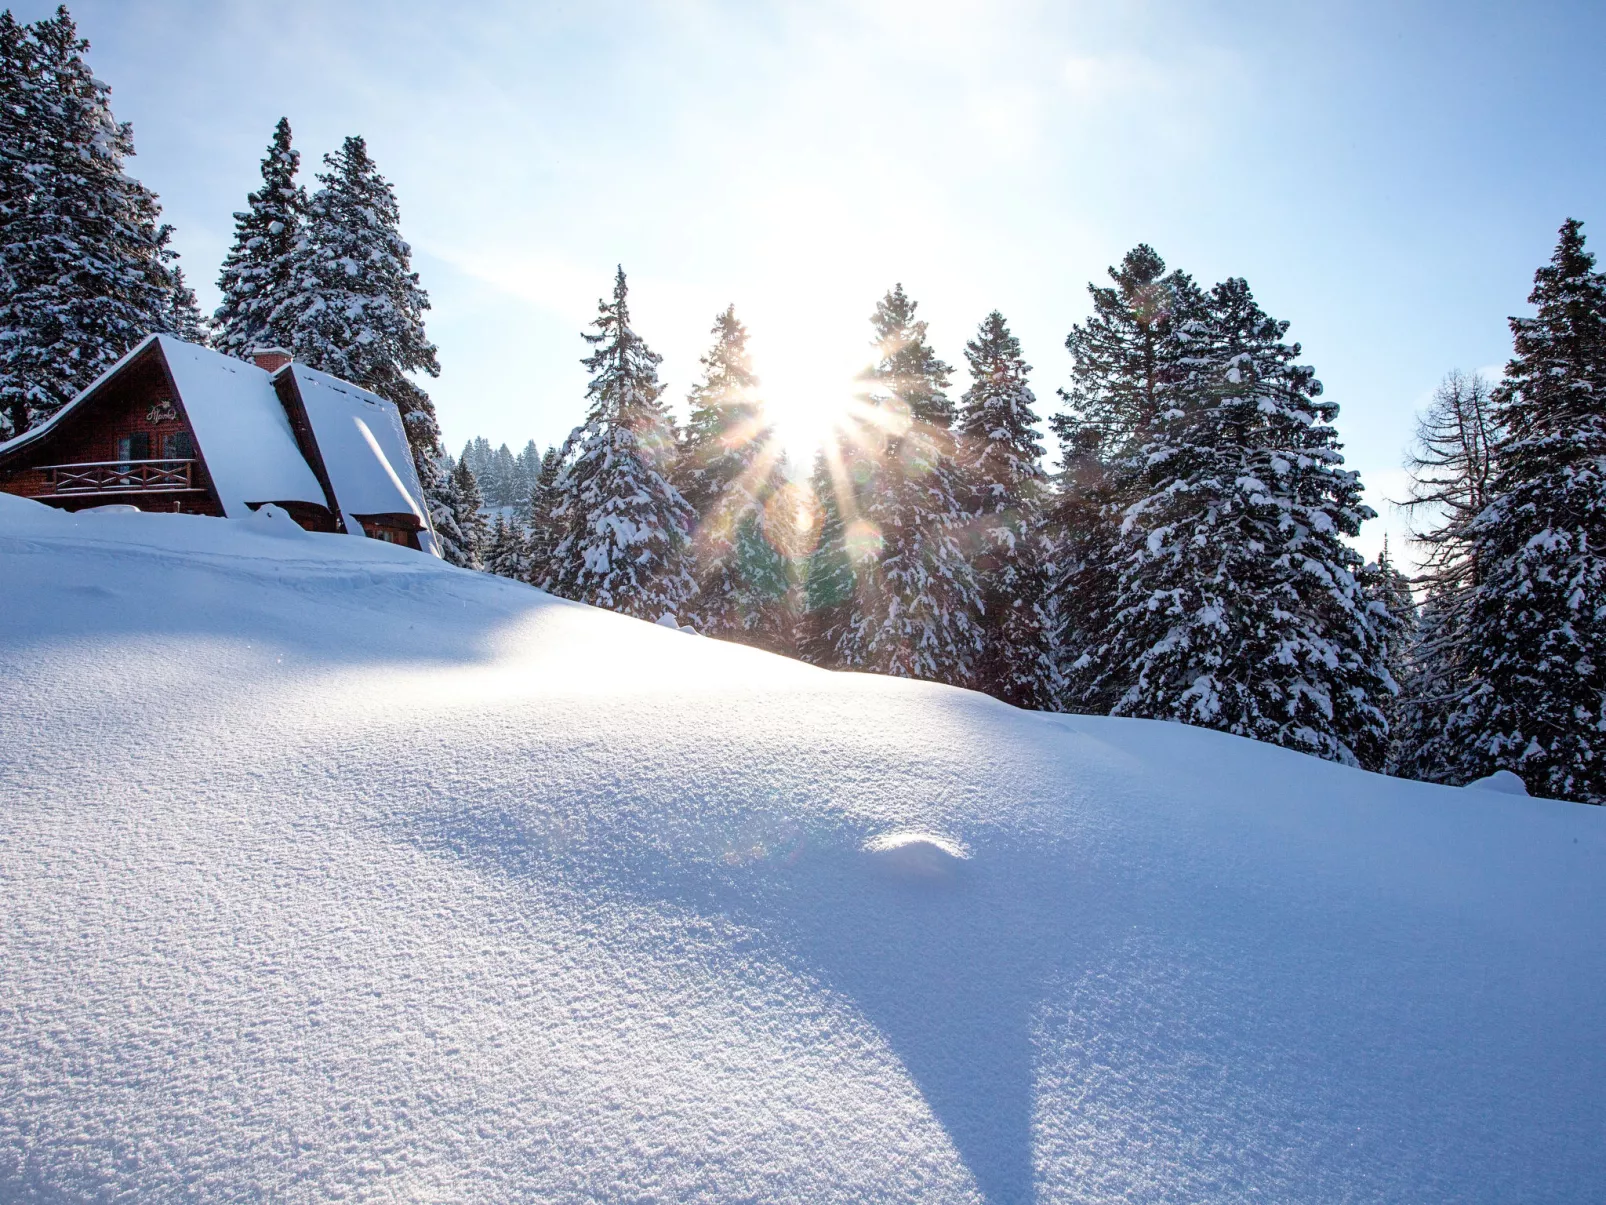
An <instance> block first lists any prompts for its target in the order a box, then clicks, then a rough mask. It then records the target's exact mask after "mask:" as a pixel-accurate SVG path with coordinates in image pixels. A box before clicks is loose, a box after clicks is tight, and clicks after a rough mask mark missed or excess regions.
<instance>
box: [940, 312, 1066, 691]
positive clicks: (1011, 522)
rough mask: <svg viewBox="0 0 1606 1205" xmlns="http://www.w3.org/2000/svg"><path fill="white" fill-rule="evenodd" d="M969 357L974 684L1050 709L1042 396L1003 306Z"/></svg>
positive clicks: (966, 451)
mask: <svg viewBox="0 0 1606 1205" xmlns="http://www.w3.org/2000/svg"><path fill="white" fill-rule="evenodd" d="M965 359H966V360H967V361H968V362H969V365H970V378H971V384H970V388H969V389H967V390H966V391H965V394H964V397H963V398H962V399H961V402H960V407H959V419H958V424H957V429H958V434H959V460H960V464H961V466H962V467H963V469H964V471H965V476H966V481H967V484H968V486H969V488H970V494H971V502H970V509H971V511H972V513H973V514H974V516H975V517H974V519H973V520H972V524H971V534H972V540H971V543H972V545H973V546H974V549H975V552H974V556H973V565H974V568H975V570H976V574H977V577H978V578H979V580H980V584H981V588H982V598H983V604H984V606H983V612H984V613H983V630H984V638H985V644H984V646H983V648H982V653H981V656H980V659H979V661H978V668H977V675H976V686H977V687H978V688H979V689H981V690H985V691H987V692H988V693H989V694H992V695H995V696H997V697H998V698H1000V699H1003V700H1004V701H1005V702H1008V703H1014V704H1015V705H1017V706H1019V707H1031V708H1046V707H1049V706H1051V705H1052V701H1053V700H1052V693H1051V690H1052V684H1053V665H1052V662H1051V659H1050V656H1049V644H1048V637H1049V632H1048V621H1047V617H1046V615H1045V613H1044V609H1043V604H1044V593H1045V589H1046V584H1047V583H1046V575H1047V573H1048V563H1049V555H1048V548H1047V542H1046V532H1045V529H1044V521H1043V503H1044V501H1045V497H1046V495H1047V477H1046V475H1045V474H1044V472H1043V467H1042V456H1043V445H1042V443H1041V442H1040V441H1039V436H1038V432H1037V414H1036V411H1035V410H1034V409H1033V407H1034V406H1035V405H1036V401H1037V399H1036V398H1035V397H1034V396H1033V395H1032V391H1031V388H1030V387H1029V386H1028V385H1027V383H1026V378H1027V374H1028V373H1030V372H1031V367H1030V365H1028V364H1027V363H1026V361H1025V359H1024V358H1023V357H1022V356H1021V350H1020V341H1019V340H1018V339H1016V338H1015V336H1014V335H1013V334H1011V333H1010V330H1009V327H1008V325H1007V324H1006V323H1005V321H1004V316H1003V315H1002V314H1000V313H999V312H998V311H997V310H994V311H993V312H992V313H991V314H989V315H987V317H986V319H985V320H984V321H983V322H982V324H981V327H980V329H979V330H978V331H977V333H976V338H974V339H972V340H971V341H970V342H969V343H967V344H965Z"/></svg>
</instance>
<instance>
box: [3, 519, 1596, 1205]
mask: <svg viewBox="0 0 1606 1205" xmlns="http://www.w3.org/2000/svg"><path fill="white" fill-rule="evenodd" d="M276 522H277V519H276V517H274V516H271V515H270V516H268V517H266V518H258V519H256V520H251V521H232V520H217V519H203V518H189V517H184V516H172V515H145V514H128V513H86V514H81V515H77V516H70V515H64V514H60V513H57V512H54V511H50V510H47V509H45V508H44V507H41V506H38V505H37V504H34V503H29V502H23V501H20V500H16V499H12V498H9V497H5V496H0V690H3V694H0V749H3V750H4V753H3V755H0V757H3V760H0V790H3V798H4V807H3V808H0V899H3V900H4V910H3V914H0V915H3V918H4V919H3V924H0V1198H4V1199H8V1200H9V1199H39V1200H84V1199H113V1198H123V1197H128V1198H139V1199H205V1200H226V1199H239V1198H246V1197H252V1198H256V1197H263V1198H270V1199H294V1200H322V1199H328V1198H334V1197H342V1198H345V1199H393V1198H402V1197H405V1198H416V1199H427V1200H459V1199H478V1200H551V1201H581V1200H590V1199H601V1200H632V1201H644V1200H661V1201H669V1200H706V1201H728V1200H748V1201H759V1200H776V1201H782V1200H785V1201H797V1200H810V1201H829V1200H907V1201H979V1200H987V1201H993V1202H1004V1201H1022V1200H1037V1201H1043V1202H1062V1201H1064V1202H1072V1201H1109V1200H1123V1201H1143V1202H1164V1201H1197V1200H1206V1199H1208V1200H1248V1199H1254V1200H1265V1201H1291V1200H1299V1201H1366V1200H1378V1201H1382V1200H1390V1201H1403V1200H1411V1201H1442V1200H1456V1201H1491V1202H1493V1201H1510V1200H1519V1199H1520V1200H1524V1201H1584V1200H1588V1199H1591V1198H1593V1197H1595V1196H1596V1195H1597V1194H1598V1192H1599V1189H1600V1185H1601V1184H1603V1183H1606V1129H1603V1121H1602V1118H1603V1117H1606V1040H1603V1039H1602V1034H1603V1033H1606V827H1603V825H1606V813H1603V812H1602V811H1601V810H1600V809H1594V808H1587V807H1582V806H1576V805H1569V804H1562V803H1555V802H1551V801H1547V800H1541V799H1528V798H1523V797H1520V796H1517V795H1512V794H1508V793H1504V792H1502V791H1499V790H1454V789H1450V788H1443V787H1434V786H1426V785H1421V784H1415V783H1406V782H1399V781H1392V780H1388V779H1385V778H1381V777H1378V776H1375V775H1370V774H1365V773H1362V772H1359V771H1355V770H1350V769H1345V768H1343V767H1340V766H1336V765H1331V764H1328V763H1324V762H1318V761H1314V760H1312V759H1310V758H1307V757H1303V756H1300V755H1297V754H1293V753H1289V752H1286V751H1283V750H1278V749H1274V748H1268V747H1264V746H1260V745H1256V744H1253V743H1251V742H1248V741H1244V740H1240V739H1236V738H1232V737H1227V736H1222V735H1220V734H1216V733H1210V732H1203V731H1199V730H1194V729H1188V728H1182V727H1177V726H1172V725H1162V724H1156V723H1148V722H1142V721H1123V720H1110V719H1091V718H1085V717H1075V716H1051V715H1036V714H1029V713H1023V712H1019V711H1016V710H1014V709H1012V708H1009V707H1006V706H1003V705H1001V704H999V703H996V702H994V701H992V700H990V699H987V698H984V697H982V696H979V695H975V694H971V693H967V692H963V691H957V690H951V689H947V688H942V687H937V686H932V685H928V684H921V683H914V682H907V681H896V680H890V679H881V678H875V677H868V676H856V675H839V674H829V673H825V672H822V671H818V670H814V669H810V668H808V667H805V666H801V665H797V664H794V663H791V662H787V661H784V660H781V659H778V658H774V657H770V656H767V655H764V654H761V653H757V652H754V651H751V650H747V649H743V648H739V647H736V646H732V645H724V644H720V643H717V642H714V641H709V640H704V639H700V638H695V639H693V638H687V637H686V636H685V635H683V634H681V633H679V632H670V631H665V630H664V629H663V628H661V627H658V626H655V625H651V624H647V623H641V622H637V621H635V620H630V619H626V618H623V617H620V616H616V615H610V614H607V613H604V612H601V611H596V610H592V609H589V608H586V607H581V606H577V605H574V604H570V603H565V602H560V601H557V600H554V599H551V598H549V597H547V596H546V595H544V594H541V593H540V592H538V591H534V590H531V589H528V588H525V587H522V586H518V585H515V584H511V583H507V582H503V581H500V580H497V579H493V578H489V577H485V576H482V575H477V574H472V573H468V572H464V571H460V570H454V569H451V568H448V567H446V566H444V565H442V564H440V563H439V562H437V561H435V560H434V559H433V558H430V557H426V556H422V555H420V554H418V553H415V552H410V551H407V550H404V549H398V548H392V547H390V546H387V545H384V544H382V543H379V542H377V541H356V540H351V539H349V538H344V537H336V536H313V535H306V536H304V537H302V538H281V537H279V536H276V535H275V534H274V533H275V532H276V531H278V530H279V528H278V527H275V526H274V524H275V523H276Z"/></svg>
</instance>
